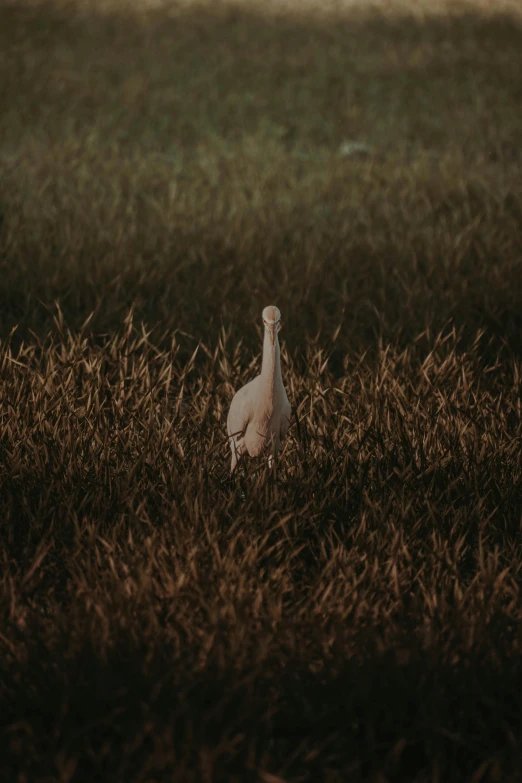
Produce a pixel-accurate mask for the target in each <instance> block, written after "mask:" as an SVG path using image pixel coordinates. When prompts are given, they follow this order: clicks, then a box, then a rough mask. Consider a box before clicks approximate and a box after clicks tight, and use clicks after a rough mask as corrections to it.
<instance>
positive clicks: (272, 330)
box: [263, 305, 281, 345]
mask: <svg viewBox="0 0 522 783" xmlns="http://www.w3.org/2000/svg"><path fill="white" fill-rule="evenodd" d="M263 323H264V325H265V329H268V332H269V334H270V339H271V340H272V345H274V343H275V336H276V334H277V332H278V331H279V330H280V328H281V312H280V310H279V308H278V307H275V305H268V307H265V309H264V310H263Z"/></svg>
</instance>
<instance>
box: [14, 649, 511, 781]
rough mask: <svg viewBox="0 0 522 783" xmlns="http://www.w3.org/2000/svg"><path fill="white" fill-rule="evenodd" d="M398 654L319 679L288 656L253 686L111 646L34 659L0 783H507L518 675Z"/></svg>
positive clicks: (484, 665) (245, 677)
mask: <svg viewBox="0 0 522 783" xmlns="http://www.w3.org/2000/svg"><path fill="white" fill-rule="evenodd" d="M220 643H221V640H220V639H219V637H218V640H217V645H218V646H219V644H220ZM409 653H410V654H409V655H407V656H406V658H404V651H403V659H402V660H401V658H400V655H399V654H398V653H397V652H395V651H392V652H389V653H386V654H384V655H378V654H375V653H373V654H370V655H369V656H368V657H367V659H366V660H364V661H363V660H354V661H348V660H342V659H336V656H335V653H334V654H333V656H332V657H331V659H330V661H329V662H327V663H326V664H325V665H324V667H323V668H322V670H321V671H320V672H319V673H312V671H311V670H310V668H309V666H308V665H307V664H304V663H303V662H302V661H300V660H299V657H298V656H297V657H293V656H278V658H277V661H271V660H267V661H266V663H265V664H264V665H263V666H261V667H260V668H259V669H258V670H257V671H256V673H255V676H254V674H253V673H252V672H241V671H237V670H236V671H233V670H228V669H227V668H223V667H221V666H220V665H219V663H218V660H217V659H216V658H215V657H214V656H213V655H212V654H211V655H210V657H209V659H208V660H207V662H206V664H205V665H204V666H202V667H201V669H200V670H199V671H197V670H195V669H194V665H193V661H194V659H193V656H194V655H197V651H196V650H192V651H191V650H189V649H187V650H186V651H185V652H184V653H183V654H181V655H177V656H176V659H175V661H173V660H172V658H169V656H168V655H165V656H161V655H160V654H158V653H154V654H152V655H151V654H150V653H149V654H148V651H147V645H146V644H145V645H144V647H143V649H139V647H137V646H136V642H135V641H134V640H131V639H128V640H125V638H124V634H123V635H121V640H120V643H118V644H117V645H116V646H115V647H114V649H113V650H112V651H111V652H110V654H109V655H108V657H107V659H106V660H102V659H101V658H100V657H99V656H98V655H97V653H96V651H95V650H89V649H88V648H87V647H85V648H84V649H82V650H79V651H78V653H77V655H76V656H75V658H74V659H73V660H69V659H68V658H66V657H64V656H63V653H61V652H58V653H57V655H56V657H55V658H53V659H50V658H48V657H47V656H46V655H44V656H43V657H41V658H40V659H39V662H38V665H36V664H35V665H34V666H33V668H32V669H31V670H30V671H24V674H23V685H22V681H21V680H20V674H21V671H20V670H18V671H17V673H16V675H15V677H14V679H13V680H11V681H10V682H9V683H8V686H7V687H6V688H5V689H4V690H3V694H2V699H1V706H2V715H3V721H2V723H3V727H2V732H1V734H0V743H1V746H2V758H3V765H4V770H5V771H7V770H10V771H11V773H12V774H13V775H16V774H17V773H19V772H20V771H21V770H23V771H24V772H25V774H29V775H30V776H32V777H33V776H37V777H38V779H39V778H40V776H41V775H42V773H43V772H44V770H45V771H46V772H49V771H50V770H51V769H52V768H53V767H54V765H55V764H56V763H57V762H58V761H59V759H60V756H61V757H62V761H65V760H67V759H73V760H74V763H75V769H76V775H75V779H77V780H81V781H83V780H92V777H93V775H96V776H99V775H102V776H103V777H102V778H99V777H98V779H103V780H115V779H118V776H121V775H122V774H124V775H125V778H126V779H127V780H131V779H132V780H140V779H142V776H143V775H144V774H145V771H146V770H147V772H148V778H147V779H154V780H158V781H163V780H176V781H177V780H180V781H181V780H184V781H192V780H200V779H201V774H202V772H201V770H202V768H204V766H205V764H208V765H209V766H208V767H207V773H206V774H207V775H208V779H209V780H210V779H211V780H212V781H214V783H217V782H218V781H230V780H241V781H245V780H252V781H254V780H258V779H259V778H258V775H259V772H260V771H266V772H267V773H271V774H274V775H279V776H281V777H282V778H283V779H284V780H292V781H293V780H306V781H313V780H319V779H320V780H326V779H330V778H328V777H327V774H328V771H330V772H331V773H332V778H331V779H332V780H337V779H340V778H336V777H334V776H333V771H334V770H335V771H337V773H338V774H341V775H342V774H343V773H344V775H347V774H348V773H349V772H351V776H350V779H353V780H368V779H371V776H372V775H376V774H377V773H378V772H380V773H381V774H383V775H384V776H385V779H386V780H391V781H401V782H402V781H414V780H422V779H424V778H423V777H422V775H423V774H424V775H426V774H428V775H431V774H434V771H435V769H438V771H439V774H440V775H443V776H444V780H446V781H459V782H460V781H462V780H463V779H464V780H467V779H469V777H470V776H471V775H472V774H473V773H474V772H476V771H477V769H478V767H479V766H480V764H485V763H486V764H487V762H488V761H489V763H490V764H492V765H493V764H494V763H495V764H496V765H497V768H498V769H499V770H501V779H502V780H515V779H517V778H516V776H517V775H519V774H520V771H521V769H520V754H519V751H518V749H517V741H518V739H519V737H520V720H519V718H520V710H521V709H522V703H521V694H522V677H521V671H520V665H519V663H518V661H515V660H506V661H504V662H503V666H502V668H501V669H499V668H497V667H495V666H492V665H491V664H490V663H488V662H487V656H486V657H485V658H484V659H483V658H482V655H481V654H480V653H478V654H477V653H473V654H472V655H471V656H470V658H469V660H467V661H465V662H462V663H460V664H458V665H456V666H448V665H447V664H446V663H444V662H443V661H437V660H436V659H434V658H431V657H425V656H423V655H422V654H421V652H420V651H415V650H414V649H413V647H412V649H411V650H410V651H409ZM147 654H148V664H147V667H146V669H144V668H143V659H144V657H145V656H147ZM283 657H286V663H285V665H284V666H283V667H282V666H281V661H282V659H283ZM169 660H170V661H171V662H170V664H169ZM16 669H18V667H15V670H16ZM13 674H15V671H13ZM43 680H45V683H46V684H45V688H42V685H41V683H42V681H43ZM517 682H518V686H517V685H516V683H517ZM73 684H74V688H72V687H71V686H72V685H73ZM35 686H36V687H35ZM21 714H23V716H24V721H23V723H20V722H19V721H18V722H16V724H15V719H16V718H17V716H18V715H21ZM151 776H152V777H151ZM35 779H36V778H35ZM120 779H121V777H120ZM343 779H346V778H343Z"/></svg>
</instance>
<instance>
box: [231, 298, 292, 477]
mask: <svg viewBox="0 0 522 783" xmlns="http://www.w3.org/2000/svg"><path fill="white" fill-rule="evenodd" d="M263 323H264V325H265V336H264V341H263V363H262V365H261V374H260V375H258V376H257V377H256V378H254V380H253V381H250V383H247V384H246V385H245V386H243V387H242V388H241V389H239V391H238V392H236V394H235V395H234V397H233V399H232V402H231V404H230V411H229V413H228V419H227V432H228V437H229V441H230V448H231V450H232V463H231V467H230V472H231V473H233V472H234V470H235V468H236V465H237V463H238V460H239V459H240V458H241V457H242V456H243V454H244V453H245V452H247V453H248V454H249V455H250V456H251V457H257V456H258V454H262V453H265V454H267V456H268V465H269V467H272V465H273V463H274V461H275V460H276V459H277V454H278V452H279V444H280V443H281V441H282V440H283V438H284V437H285V435H286V433H287V432H288V427H289V426H290V413H291V410H292V409H291V407H290V403H289V402H288V397H287V396H286V391H285V387H284V384H283V378H282V376H281V357H280V349H279V338H278V336H277V333H278V331H279V330H280V328H281V313H280V312H279V309H278V308H277V307H274V306H273V305H270V306H269V307H265V309H264V310H263Z"/></svg>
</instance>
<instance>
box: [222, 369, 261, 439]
mask: <svg viewBox="0 0 522 783" xmlns="http://www.w3.org/2000/svg"><path fill="white" fill-rule="evenodd" d="M254 380H255V379H254ZM253 384H254V381H250V383H247V384H246V385H245V386H242V387H241V389H239V391H237V392H236V393H235V395H234V397H233V398H232V402H231V403H230V410H229V412H228V418H227V432H228V436H229V437H232V436H234V437H236V438H237V437H238V436H241V435H242V434H244V432H245V430H246V428H247V426H248V423H249V422H250V421H251V420H252V417H253V413H254V406H253V403H252V399H253V394H254V391H255V389H254V387H253Z"/></svg>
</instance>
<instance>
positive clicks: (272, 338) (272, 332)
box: [270, 326, 275, 345]
mask: <svg viewBox="0 0 522 783" xmlns="http://www.w3.org/2000/svg"><path fill="white" fill-rule="evenodd" d="M270 339H271V340H272V345H275V326H272V328H271V329H270Z"/></svg>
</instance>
